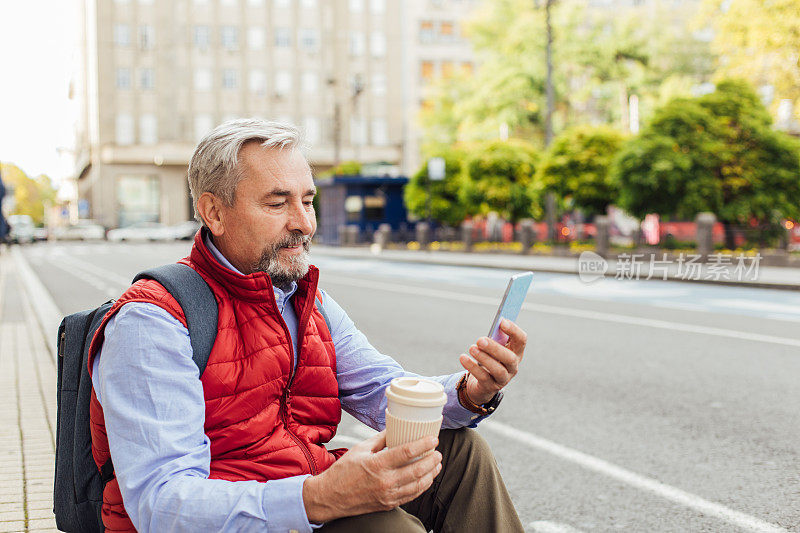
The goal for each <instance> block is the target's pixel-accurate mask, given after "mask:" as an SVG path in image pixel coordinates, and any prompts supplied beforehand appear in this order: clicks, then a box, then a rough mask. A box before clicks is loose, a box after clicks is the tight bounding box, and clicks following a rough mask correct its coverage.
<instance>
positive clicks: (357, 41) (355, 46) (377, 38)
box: [349, 31, 386, 57]
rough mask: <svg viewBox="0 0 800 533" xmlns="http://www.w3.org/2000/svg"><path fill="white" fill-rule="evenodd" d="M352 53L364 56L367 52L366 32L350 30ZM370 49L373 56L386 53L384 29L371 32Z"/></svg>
mask: <svg viewBox="0 0 800 533" xmlns="http://www.w3.org/2000/svg"><path fill="white" fill-rule="evenodd" d="M349 42H350V55H351V56H363V55H364V54H365V53H366V51H367V50H366V48H367V41H366V36H365V34H364V32H361V31H354V32H350V40H349ZM369 51H370V53H371V54H372V56H373V57H383V56H385V55H386V35H385V34H384V33H383V32H382V31H373V32H371V33H370V34H369Z"/></svg>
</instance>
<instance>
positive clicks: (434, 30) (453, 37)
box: [419, 20, 460, 44]
mask: <svg viewBox="0 0 800 533" xmlns="http://www.w3.org/2000/svg"><path fill="white" fill-rule="evenodd" d="M459 40H460V38H459V35H458V33H457V31H456V23H455V22H453V21H451V20H441V21H432V20H423V21H421V22H420V23H419V42H421V43H425V44H431V43H453V42H457V41H459Z"/></svg>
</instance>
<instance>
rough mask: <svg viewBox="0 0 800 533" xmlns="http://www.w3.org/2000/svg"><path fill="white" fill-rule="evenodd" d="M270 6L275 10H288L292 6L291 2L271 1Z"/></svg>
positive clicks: (284, 0)
mask: <svg viewBox="0 0 800 533" xmlns="http://www.w3.org/2000/svg"><path fill="white" fill-rule="evenodd" d="M272 5H273V6H275V7H277V8H282V9H283V8H289V7H291V5H292V0H272Z"/></svg>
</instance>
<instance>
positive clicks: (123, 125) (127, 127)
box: [116, 113, 134, 146]
mask: <svg viewBox="0 0 800 533" xmlns="http://www.w3.org/2000/svg"><path fill="white" fill-rule="evenodd" d="M116 126H117V128H116V130H117V131H116V134H117V144H118V145H120V146H127V145H129V144H133V142H134V136H133V117H132V116H130V115H128V114H127V113H120V114H119V115H117V124H116Z"/></svg>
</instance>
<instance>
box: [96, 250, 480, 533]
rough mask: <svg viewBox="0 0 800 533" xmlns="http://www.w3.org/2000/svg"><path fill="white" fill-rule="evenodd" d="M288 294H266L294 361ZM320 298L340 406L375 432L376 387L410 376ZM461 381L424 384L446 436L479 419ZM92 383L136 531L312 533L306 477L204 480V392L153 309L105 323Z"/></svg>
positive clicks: (179, 330)
mask: <svg viewBox="0 0 800 533" xmlns="http://www.w3.org/2000/svg"><path fill="white" fill-rule="evenodd" d="M206 245H207V246H208V248H209V249H210V250H211V252H212V253H213V254H214V256H215V257H216V258H217V260H218V261H219V262H220V263H221V264H222V265H223V266H225V267H227V268H229V269H231V270H233V271H234V272H237V273H240V272H238V270H236V268H234V267H233V266H232V265H231V264H230V263H229V262H228V261H227V260H226V259H225V258H224V257H223V256H222V254H221V253H220V252H219V251H218V250H217V249H216V247H214V245H213V243H211V241H210V240H209V239H206ZM296 290H297V284H296V283H293V284H292V286H291V287H290V288H289V290H287V291H286V292H284V291H282V290H280V289H278V288H275V289H274V291H275V300H276V301H277V303H278V309H279V310H280V311H281V314H282V316H283V319H284V321H285V322H286V325H287V326H288V328H289V332H290V333H291V336H292V342H293V343H294V344H295V351H294V352H295V358H296V357H297V356H296V354H297V342H298V339H297V326H298V324H297V316H296V314H295V311H294V306H293V305H291V304H290V299H291V297H292V295H293V294H294V292H295V291H296ZM321 292H322V305H323V308H324V309H325V312H326V313H327V316H328V318H329V319H330V323H331V328H330V329H331V336H332V338H333V342H334V346H335V347H336V362H337V369H336V375H337V379H338V381H339V398H340V400H341V402H342V408H343V409H344V410H345V411H347V412H348V413H350V414H351V415H353V416H354V417H356V418H357V419H358V420H360V421H362V422H364V423H365V424H367V425H368V426H370V427H371V428H373V429H376V430H382V429H383V428H384V427H385V423H386V422H385V412H384V411H385V409H386V398H385V395H384V390H385V388H386V387H387V386H388V384H389V382H390V381H391V380H392V379H393V378H396V377H399V376H417V374H412V373H409V372H406V371H404V370H403V368H402V367H401V366H400V365H399V364H398V363H397V362H396V361H395V360H394V359H392V358H391V357H389V356H387V355H383V354H381V353H380V352H378V350H376V349H375V348H374V347H373V346H372V345H371V344H370V343H369V341H367V338H366V337H365V336H364V334H363V333H361V332H360V331H359V330H358V329H357V328H356V326H355V324H354V323H353V321H352V320H350V318H349V317H348V316H347V313H345V312H344V310H343V309H342V308H341V307H340V306H339V305H338V304H337V303H336V302H335V301H334V300H333V298H331V297H330V296H329V295H328V294H326V293H325V292H324V291H321ZM287 304H288V305H287ZM462 375H463V372H459V373H456V374H451V375H449V376H437V377H434V378H432V379H434V380H436V381H438V382H439V383H441V384H442V385H444V388H445V391H446V392H447V398H448V399H447V404H446V405H445V407H444V422H443V427H445V428H459V427H464V426H472V427H474V425H475V424H476V423H477V422H478V421H480V420H481V417H477V415H475V414H474V413H472V412H470V411H468V410H466V409H464V408H463V407H462V406H461V405H460V404H459V402H458V397H457V394H456V390H455V386H456V383H457V382H458V380H459V379H460V378H461V376H462ZM92 384H93V386H94V390H95V393H96V395H97V399H98V400H99V401H100V402H101V404H102V406H103V414H104V416H105V427H106V432H107V435H108V443H109V447H110V450H111V457H112V459H113V461H114V471H115V474H116V477H117V480H118V482H119V487H120V491H121V493H122V498H123V501H124V504H125V510H126V511H127V513H128V516H129V517H130V519H131V521H132V522H133V525H134V526H135V527H136V529H137V530H138V531H140V532H148V531H155V532H161V531H191V532H195V531H255V530H259V531H269V532H273V531H274V532H287V531H290V530H297V531H306V532H308V531H311V530H312V527H313V526H312V525H311V524H309V521H308V517H307V516H306V512H305V505H304V504H303V482H304V481H305V479H306V477H308V476H307V475H302V476H293V477H289V478H285V479H279V480H273V481H267V482H266V483H261V482H257V481H236V482H233V481H225V480H219V479H208V476H209V472H210V463H211V447H210V441H209V439H208V437H207V436H206V435H205V433H204V432H203V427H204V422H205V404H204V400H203V386H202V383H201V382H200V376H199V371H198V369H197V366H196V365H195V364H194V361H192V348H191V344H190V342H189V332H188V331H187V330H186V328H185V327H183V325H182V324H181V323H180V322H179V321H178V320H176V319H175V318H174V317H173V316H172V315H170V314H169V313H168V312H167V311H165V310H164V309H162V308H161V307H158V306H156V305H153V304H147V303H139V302H133V303H129V304H126V305H124V306H122V308H121V309H120V310H119V311H118V312H117V314H116V315H115V316H114V317H113V318H112V319H111V320H110V321H109V322H108V324H107V325H106V329H105V341H104V343H103V347H102V350H101V352H100V356H99V357H97V358H96V359H95V361H94V363H93V373H92Z"/></svg>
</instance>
